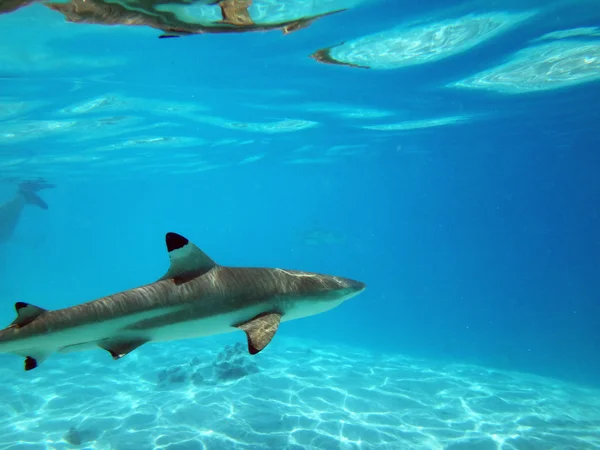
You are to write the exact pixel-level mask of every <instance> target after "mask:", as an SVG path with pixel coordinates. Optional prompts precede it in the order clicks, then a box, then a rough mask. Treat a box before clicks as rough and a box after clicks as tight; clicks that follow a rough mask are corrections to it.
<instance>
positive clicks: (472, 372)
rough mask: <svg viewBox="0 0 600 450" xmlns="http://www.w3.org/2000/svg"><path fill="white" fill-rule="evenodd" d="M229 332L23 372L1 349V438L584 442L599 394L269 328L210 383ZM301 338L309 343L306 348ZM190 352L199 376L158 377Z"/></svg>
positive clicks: (598, 431)
mask: <svg viewBox="0 0 600 450" xmlns="http://www.w3.org/2000/svg"><path fill="white" fill-rule="evenodd" d="M236 337H237V338H241V336H235V337H234V336H233V335H231V336H229V337H218V338H208V339H204V340H190V341H181V342H177V343H174V344H163V345H148V346H146V347H145V348H141V349H139V350H137V351H136V353H133V354H131V355H128V356H127V357H126V358H124V359H122V360H120V361H118V362H113V361H112V360H111V359H110V358H109V357H108V355H105V354H104V353H103V352H91V353H83V354H72V355H60V356H55V357H52V358H51V359H49V360H47V361H46V362H44V364H43V366H42V367H40V368H39V369H37V370H36V371H33V372H28V373H25V372H23V371H22V362H21V361H20V360H18V359H16V358H11V357H8V356H3V357H2V369H0V383H1V386H2V388H1V389H2V391H0V398H2V404H3V405H4V408H2V410H1V411H0V448H3V449H4V448H6V449H15V450H16V449H19V450H21V449H23V448H25V449H27V448H31V449H34V448H35V449H46V448H52V449H68V448H73V446H72V445H70V444H68V443H67V442H66V441H64V440H63V437H64V436H65V434H66V433H67V431H68V430H69V429H70V428H71V427H75V428H76V429H77V430H78V431H79V432H80V433H81V436H82V439H83V440H84V443H83V444H82V445H81V446H80V448H89V449H103V450H104V449H107V450H108V449H111V450H117V449H118V450H129V449H131V450H133V449H136V450H138V449H144V448H156V449H169V450H191V449H219V450H226V449H240V448H245V449H272V448H278V449H288V450H291V449H298V450H300V449H324V448H327V449H330V448H331V449H359V448H360V449H398V448H411V449H449V450H458V449H475V450H477V449H502V450H516V449H525V448H527V449H540V450H552V449H556V450H558V449H565V448H577V449H578V450H586V449H595V448H598V446H600V392H599V391H596V390H592V389H586V388H582V387H578V386H574V385H569V384H566V383H562V382H559V381H556V380H551V379H544V378H540V377H536V376H532V375H525V374H518V373H509V372H502V371H497V370H491V369H485V368H482V367H476V366H467V365H460V364H436V363H432V362H426V361H418V360H414V359H409V358H405V357H402V356H397V355H377V354H372V353H368V352H366V351H358V350H354V349H349V348H344V347H338V346H331V345H329V346H326V345H323V344H318V343H306V342H304V341H297V340H291V339H286V338H284V337H278V338H279V339H277V340H276V342H273V343H272V344H271V345H270V346H269V348H268V350H266V351H265V352H263V353H261V354H260V355H258V356H257V357H255V358H254V360H255V361H256V362H257V363H258V366H259V368H260V372H259V373H257V374H252V375H249V376H246V377H245V378H242V379H239V380H234V381H229V382H219V381H217V380H216V379H215V378H214V376H213V375H212V369H211V364H212V362H213V361H214V359H215V357H216V354H217V353H218V352H220V351H221V350H222V349H223V347H224V344H225V343H228V342H231V341H232V339H235V338H236ZM311 345H313V346H312V347H311ZM193 358H196V359H197V360H198V361H201V362H200V363H199V365H196V366H194V370H196V371H198V372H199V373H201V375H202V376H203V378H204V381H202V382H200V381H198V380H196V381H193V380H188V381H186V382H183V383H180V384H171V385H159V384H158V383H157V374H158V372H159V371H160V370H162V369H164V368H169V367H174V366H184V367H187V368H188V369H191V365H192V364H196V363H193V362H192V359H193Z"/></svg>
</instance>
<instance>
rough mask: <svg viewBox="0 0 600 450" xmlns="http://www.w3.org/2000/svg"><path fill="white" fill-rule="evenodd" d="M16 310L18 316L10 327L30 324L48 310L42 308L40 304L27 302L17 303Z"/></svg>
mask: <svg viewBox="0 0 600 450" xmlns="http://www.w3.org/2000/svg"><path fill="white" fill-rule="evenodd" d="M15 310H16V311H17V318H16V319H15V320H13V321H12V323H11V324H10V326H9V327H10V328H13V327H15V328H21V327H24V326H25V325H29V324H30V323H31V322H33V321H34V320H35V319H36V318H37V317H38V316H40V315H41V314H43V313H45V312H46V310H45V309H43V308H40V307H39V306H34V305H30V304H29V303H25V302H17V303H15Z"/></svg>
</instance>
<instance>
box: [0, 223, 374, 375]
mask: <svg viewBox="0 0 600 450" xmlns="http://www.w3.org/2000/svg"><path fill="white" fill-rule="evenodd" d="M166 243H167V249H168V250H169V257H170V260H171V267H170V268H169V271H168V272H167V273H166V275H164V276H163V277H162V278H161V279H159V280H158V281H156V282H154V283H151V284H148V285H145V286H141V287H138V288H135V289H131V290H128V291H124V292H120V293H117V294H113V295H109V296H107V297H103V298H100V299H98V300H94V301H91V302H88V303H82V304H79V305H76V306H72V307H69V308H65V309H59V310H52V311H51V310H45V309H42V308H39V307H37V306H33V305H31V304H27V303H23V302H18V303H16V305H15V309H16V310H17V318H16V319H15V320H14V321H13V322H12V324H10V326H9V327H8V328H6V329H4V330H2V331H0V353H13V354H16V355H20V356H23V357H24V358H25V370H31V369H33V368H35V367H37V366H38V364H40V363H41V362H42V361H43V360H44V359H45V358H47V357H48V356H49V355H50V354H52V353H55V352H71V351H81V350H88V349H92V348H101V349H104V350H106V351H108V352H109V353H110V354H111V356H112V357H113V358H114V359H119V358H121V357H123V356H125V355H127V354H128V353H130V352H131V351H133V350H135V349H136V348H138V347H140V346H141V345H143V344H145V343H148V342H159V341H169V340H176V339H185V338H193V337H201V336H208V335H213V334H220V333H227V332H230V331H235V330H236V329H241V330H243V331H244V332H245V333H246V336H247V341H248V350H249V352H250V353H251V354H256V353H258V352H260V351H261V350H262V349H263V348H265V347H266V346H267V344H268V343H269V342H270V341H271V339H272V338H273V336H274V335H275V332H276V331H277V328H278V326H279V323H280V322H285V321H288V320H293V319H298V318H301V317H306V316H310V315H314V314H319V313H321V312H325V311H327V310H329V309H331V308H334V307H335V306H337V305H339V304H341V303H342V302H343V301H345V300H347V299H349V298H351V297H353V296H355V295H357V294H358V293H360V292H362V291H363V290H364V289H365V285H364V284H363V283H361V282H358V281H354V280H350V279H346V278H340V277H334V276H329V275H321V274H315V273H308V272H300V271H293V270H283V269H267V268H237V267H225V266H220V265H218V264H216V263H215V262H214V261H213V260H212V259H211V258H209V257H208V256H207V255H206V254H204V253H203V252H202V251H201V250H200V249H199V248H198V247H196V246H195V245H194V244H192V243H191V242H189V241H188V240H187V239H186V238H184V237H183V236H180V235H178V234H176V233H167V236H166Z"/></svg>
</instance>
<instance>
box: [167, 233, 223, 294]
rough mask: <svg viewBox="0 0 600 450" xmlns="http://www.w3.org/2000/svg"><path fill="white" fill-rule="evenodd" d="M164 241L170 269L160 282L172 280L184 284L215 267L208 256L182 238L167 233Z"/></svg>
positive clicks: (175, 234)
mask: <svg viewBox="0 0 600 450" xmlns="http://www.w3.org/2000/svg"><path fill="white" fill-rule="evenodd" d="M165 240H166V243H167V250H168V251H169V259H170V260H171V267H170V268H169V271H168V272H167V273H166V274H165V275H164V276H163V277H162V278H161V280H168V279H173V280H174V281H175V282H176V283H184V282H186V281H188V280H190V279H192V278H195V277H198V276H200V275H204V274H205V273H206V272H208V271H209V270H210V269H212V268H213V267H215V266H216V263H215V262H214V261H213V260H212V259H211V258H210V257H209V256H208V255H206V254H205V253H204V252H203V251H202V250H200V249H199V248H198V247H196V246H195V245H194V244H192V243H191V242H190V241H189V240H187V239H186V238H184V237H183V236H181V235H179V234H177V233H167V235H166V239H165Z"/></svg>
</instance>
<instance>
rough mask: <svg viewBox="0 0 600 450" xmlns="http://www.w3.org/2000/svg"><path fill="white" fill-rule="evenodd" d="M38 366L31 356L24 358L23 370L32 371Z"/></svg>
mask: <svg viewBox="0 0 600 450" xmlns="http://www.w3.org/2000/svg"><path fill="white" fill-rule="evenodd" d="M37 366H38V362H37V361H36V359H35V358H32V357H31V356H28V357H27V358H25V370H26V371H27V370H32V369H35V368H36V367H37Z"/></svg>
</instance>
